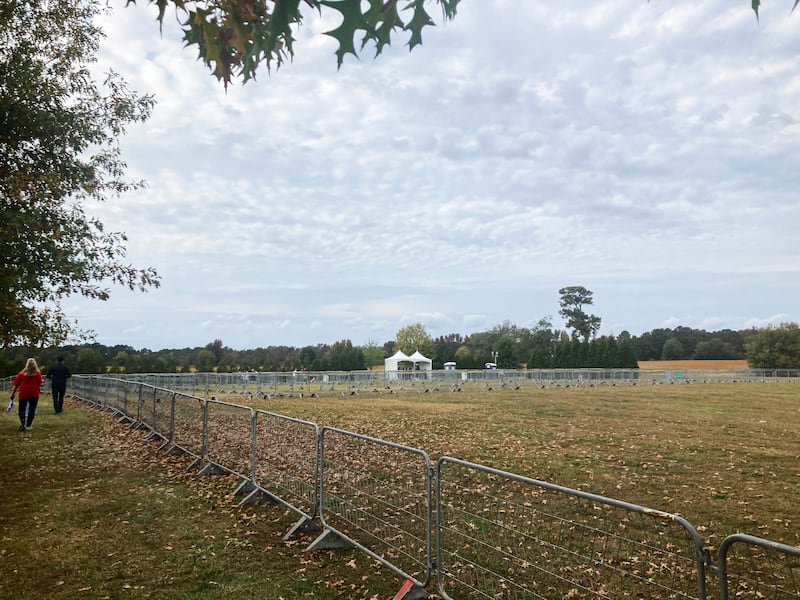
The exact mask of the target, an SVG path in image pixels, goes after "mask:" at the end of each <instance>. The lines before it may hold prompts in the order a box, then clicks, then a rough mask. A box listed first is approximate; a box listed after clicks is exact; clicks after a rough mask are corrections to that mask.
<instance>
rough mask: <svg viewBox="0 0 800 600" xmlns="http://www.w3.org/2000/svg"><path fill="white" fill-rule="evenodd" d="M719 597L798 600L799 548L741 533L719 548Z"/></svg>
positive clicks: (799, 578) (799, 576)
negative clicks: (791, 599)
mask: <svg viewBox="0 0 800 600" xmlns="http://www.w3.org/2000/svg"><path fill="white" fill-rule="evenodd" d="M719 579H720V598H721V600H729V599H732V598H743V599H749V598H752V599H753V600H762V599H765V598H771V599H773V600H789V599H790V598H793V599H795V600H796V599H797V598H800V548H795V547H793V546H787V545H785V544H779V543H777V542H771V541H769V540H765V539H763V538H759V537H754V536H751V535H745V534H734V535H730V536H728V537H727V538H725V539H724V540H723V541H722V543H721V544H720V547H719Z"/></svg>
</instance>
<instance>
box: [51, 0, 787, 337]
mask: <svg viewBox="0 0 800 600" xmlns="http://www.w3.org/2000/svg"><path fill="white" fill-rule="evenodd" d="M114 4H115V8H116V10H115V14H114V15H113V16H111V17H109V18H104V19H103V21H102V25H103V28H104V30H105V32H106V34H107V40H106V43H105V44H104V46H103V49H102V52H101V56H100V63H99V67H101V68H102V69H107V68H113V69H114V70H116V71H117V72H119V73H120V74H122V75H123V77H124V78H125V79H126V80H127V81H128V82H129V84H130V86H131V87H132V88H134V89H136V90H139V91H141V92H150V93H153V94H155V96H156V100H157V106H156V108H155V110H154V113H153V116H152V118H151V119H150V120H149V121H148V122H147V123H145V124H142V125H135V126H132V127H131V128H130V130H129V133H128V135H127V136H126V138H125V140H124V143H123V152H124V156H125V159H126V160H127V162H128V166H129V174H130V175H131V177H133V178H142V179H146V180H147V182H148V188H147V189H145V190H141V191H138V192H135V193H131V194H128V195H126V196H125V197H123V198H121V199H117V200H112V201H109V202H108V203H106V204H104V205H100V206H93V207H92V210H93V212H94V213H95V214H97V215H98V216H100V218H101V219H102V220H103V221H104V222H105V223H106V225H107V228H108V229H109V230H122V231H125V232H127V234H128V235H129V243H128V258H129V259H130V260H131V262H133V263H134V264H136V265H139V266H146V265H148V266H154V267H156V268H157V270H158V271H159V273H160V275H161V276H162V280H163V285H162V287H161V288H159V289H155V290H152V291H150V292H149V293H147V294H138V293H132V292H128V291H126V290H124V289H117V290H114V292H113V294H112V299H111V300H110V301H108V302H105V303H89V302H83V301H80V300H77V299H74V300H70V301H69V302H68V303H67V304H66V305H65V308H66V310H67V313H68V314H71V315H73V316H75V317H77V318H78V319H79V321H80V325H81V326H83V327H86V328H91V329H93V330H95V331H96V333H97V341H99V342H101V343H104V344H109V345H112V344H129V345H131V346H133V347H135V348H150V349H160V348H172V347H184V346H197V345H204V344H206V343H208V342H210V341H212V340H214V339H217V338H218V339H221V340H222V341H223V342H224V344H225V345H227V346H230V347H232V348H236V349H245V348H254V347H258V346H269V345H278V344H286V345H292V346H303V345H307V344H316V343H320V342H321V343H332V342H335V341H337V340H341V339H351V340H352V341H353V343H354V344H364V343H367V342H368V341H370V340H373V341H375V342H378V343H380V344H382V343H383V342H385V341H387V340H391V339H394V336H395V333H396V332H397V330H398V329H399V328H400V327H402V326H404V325H407V324H410V323H416V322H421V323H423V324H424V325H425V327H426V329H427V330H428V332H429V333H430V334H431V335H432V336H434V337H435V336H438V335H444V334H447V333H461V334H469V333H472V332H475V331H483V330H486V329H489V328H491V327H493V326H494V325H497V324H499V323H502V322H503V321H506V320H508V321H511V322H512V323H514V324H516V325H519V326H530V325H533V324H535V323H536V322H537V321H538V320H539V319H541V318H543V317H548V316H549V317H551V318H552V320H553V323H554V325H556V326H562V325H563V321H562V319H561V318H560V317H559V315H558V308H559V307H558V290H559V288H561V287H564V286H567V285H583V286H585V287H587V288H588V289H590V290H592V291H593V292H594V298H595V303H594V306H593V307H591V309H590V312H592V313H593V314H596V315H598V316H600V317H601V318H602V326H601V333H611V334H618V333H620V332H621V331H623V330H628V331H630V332H631V333H633V334H637V335H638V334H640V333H642V332H644V331H649V330H651V329H653V328H656V327H674V326H678V325H685V326H689V327H697V328H703V329H707V330H718V329H723V328H733V329H741V328H747V327H751V326H764V325H766V324H769V323H774V324H777V323H780V322H783V321H789V320H793V321H798V320H800V300H798V298H800V237H798V235H797V230H798V227H800V202H798V199H797V193H798V190H800V168H798V159H800V124H799V123H798V118H800V107H799V106H798V103H797V99H798V98H799V97H800V60H798V59H797V56H798V49H800V41H798V40H800V37H798V34H799V33H800V14H794V15H790V14H789V10H790V8H791V4H792V2H791V1H790V0H785V1H782V2H779V1H774V2H770V3H768V5H766V6H764V7H763V8H762V11H761V21H760V23H757V22H756V19H755V17H754V14H753V12H752V10H751V9H750V2H749V0H736V1H732V0H706V1H705V2H702V3H699V2H693V1H691V0H670V1H669V2H667V1H665V0H655V1H651V2H646V1H645V0H598V1H595V2H592V3H587V2H585V0H559V2H557V3H553V2H544V1H541V0H539V1H537V0H492V1H491V2H486V1H482V0H462V3H461V6H460V8H459V14H458V16H457V17H456V19H455V20H454V21H451V22H447V23H441V21H440V20H439V21H438V23H437V27H435V28H429V29H427V30H426V35H425V38H424V45H423V46H422V47H418V48H416V49H415V50H414V51H413V52H412V53H409V52H408V48H407V47H406V46H405V43H406V39H404V38H401V39H397V40H396V41H395V42H394V45H393V47H391V48H389V49H387V50H386V51H385V52H384V54H383V55H381V56H380V57H379V58H377V59H376V60H373V58H372V51H371V50H370V49H368V50H367V51H366V52H365V53H364V55H363V56H362V58H361V59H360V60H354V59H350V58H348V59H347V60H346V62H345V65H344V66H343V67H342V69H341V70H339V71H337V68H336V57H335V55H334V51H335V49H336V48H335V44H334V41H333V40H332V39H330V38H329V37H328V36H325V35H323V34H322V32H324V31H326V30H329V29H332V28H334V27H335V26H336V25H337V22H336V20H335V13H334V14H331V15H328V14H323V15H322V16H320V15H318V14H317V13H315V12H313V11H309V12H308V13H307V18H306V20H305V22H304V25H303V26H302V28H301V29H300V30H299V31H298V32H297V36H296V37H297V40H298V41H297V43H296V44H295V51H296V55H295V59H294V62H293V63H291V64H288V65H286V66H285V67H283V68H281V69H280V70H279V71H277V72H273V73H272V75H268V74H267V72H266V71H264V72H263V73H261V74H260V75H259V78H258V80H257V81H255V82H250V83H248V84H246V85H244V86H242V85H241V84H238V83H237V84H236V85H235V86H234V87H232V88H230V89H229V90H228V91H227V93H226V92H225V90H224V89H223V87H222V85H221V84H219V83H218V82H217V81H216V79H215V78H213V77H212V76H211V75H210V74H209V73H208V71H207V70H206V68H205V66H204V65H203V64H202V63H201V62H198V61H197V60H196V50H195V49H194V48H184V47H183V45H182V43H181V42H180V32H179V31H178V30H177V28H176V27H175V19H174V15H173V14H172V13H168V17H167V19H166V20H165V27H164V32H163V36H160V35H159V31H158V26H157V24H156V23H155V20H154V19H155V8H153V7H152V6H149V5H148V4H147V3H146V2H145V0H140V1H139V3H138V5H136V6H131V7H129V8H124V2H123V1H122V0H119V1H118V2H115V3H114ZM432 8H433V10H432V15H434V16H435V17H436V18H438V17H439V16H440V12H439V10H438V8H435V7H432Z"/></svg>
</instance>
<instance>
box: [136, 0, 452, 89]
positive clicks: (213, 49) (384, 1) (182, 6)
mask: <svg viewBox="0 0 800 600" xmlns="http://www.w3.org/2000/svg"><path fill="white" fill-rule="evenodd" d="M459 1H460V0H436V3H437V4H439V6H440V7H441V9H442V14H443V18H444V20H449V19H452V18H453V17H455V15H456V7H457V6H458V3H459ZM149 2H150V3H151V4H156V5H157V6H158V21H159V23H163V21H164V15H165V13H166V9H167V6H168V5H170V4H171V5H173V6H174V8H175V11H176V13H179V14H180V16H179V17H178V21H179V22H180V23H181V27H182V30H183V40H184V42H186V45H188V46H197V51H198V55H199V58H201V59H202V60H203V62H205V63H206V65H207V66H208V67H209V69H211V72H212V73H213V74H214V75H215V76H216V78H217V79H219V80H222V81H223V83H224V85H225V87H226V88H227V86H228V84H229V83H230V82H231V80H232V79H233V77H239V76H241V77H242V80H243V82H244V83H246V82H247V81H248V80H250V79H252V78H254V77H255V75H256V70H257V69H258V67H259V66H260V65H261V64H265V66H266V68H267V70H268V71H269V70H270V69H271V67H272V65H275V68H279V67H280V66H281V65H283V63H284V62H285V61H286V59H287V58H290V59H291V58H292V57H293V56H294V35H293V30H294V29H296V28H297V27H299V26H300V25H301V24H302V22H303V15H302V13H301V11H300V5H301V2H300V0H273V2H271V3H270V2H266V1H265V0H149ZM303 2H304V3H305V4H306V5H308V7H310V8H313V9H316V10H317V11H319V12H320V13H322V11H323V10H325V11H326V12H327V13H332V12H337V13H339V14H338V15H337V16H336V17H335V18H336V19H337V20H339V21H340V23H339V26H338V27H336V28H335V29H332V30H330V31H326V32H325V34H326V35H329V36H331V37H332V38H333V39H335V40H336V42H337V43H338V45H339V47H338V49H337V50H336V58H337V61H338V65H339V67H341V66H342V63H343V62H344V57H345V55H347V54H352V55H353V56H356V57H358V52H359V51H361V50H363V49H364V47H365V46H367V44H372V45H374V47H375V55H376V56H377V55H379V54H380V53H381V52H382V51H383V48H384V47H385V46H388V45H390V44H391V42H392V37H393V36H396V35H397V33H398V32H404V33H407V34H408V35H409V38H408V47H409V49H410V50H413V49H414V48H415V47H416V46H418V45H420V44H422V30H423V29H424V28H425V27H428V26H431V25H434V22H433V19H431V17H430V15H429V14H428V11H427V10H426V7H427V8H430V6H431V5H432V4H433V3H434V2H433V0H407V1H406V3H405V7H404V9H403V10H404V11H409V17H408V18H407V19H405V20H404V19H402V18H401V15H400V11H398V6H397V5H398V1H397V0H366V1H363V0H303ZM135 3H136V0H128V4H135ZM357 36H360V42H361V44H360V49H359V50H356V47H355V43H354V42H355V38H356V37H357Z"/></svg>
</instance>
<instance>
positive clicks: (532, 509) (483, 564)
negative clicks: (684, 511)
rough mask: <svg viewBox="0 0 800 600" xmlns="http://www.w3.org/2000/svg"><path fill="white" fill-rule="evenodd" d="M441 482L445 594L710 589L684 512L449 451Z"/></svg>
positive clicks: (682, 594) (605, 594)
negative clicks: (624, 499)
mask: <svg viewBox="0 0 800 600" xmlns="http://www.w3.org/2000/svg"><path fill="white" fill-rule="evenodd" d="M436 480H437V486H436V502H437V507H438V511H437V540H438V543H437V547H438V553H439V555H438V560H437V564H438V575H439V591H440V592H441V594H442V596H443V597H444V598H455V599H458V598H492V599H503V600H505V599H509V598H513V599H523V598H524V599H528V598H547V599H550V598H571V599H584V598H609V597H614V598H627V597H630V598H648V599H660V598H699V599H701V600H703V599H704V598H705V597H706V586H705V565H706V563H707V561H708V558H707V557H708V553H707V551H706V550H705V549H704V548H703V544H702V541H701V539H700V536H699V534H698V533H697V532H696V531H695V529H694V528H693V527H692V526H691V525H690V524H689V523H688V522H686V521H685V520H683V519H681V518H680V517H677V516H675V515H670V514H667V513H663V512H660V511H654V510H650V509H646V508H644V507H640V506H636V505H631V504H627V503H623V502H619V501H616V500H612V499H609V498H604V497H602V496H596V495H593V494H587V493H585V492H580V491H577V490H570V489H568V488H563V487H560V486H556V485H553V484H548V483H545V482H541V481H537V480H533V479H529V478H526V477H522V476H518V475H514V474H512V473H507V472H503V471H497V470H495V469H490V468H488V467H484V466H481V465H476V464H473V463H468V462H465V461H461V460H457V459H454V458H449V457H443V458H440V459H439V461H438V463H437V478H436Z"/></svg>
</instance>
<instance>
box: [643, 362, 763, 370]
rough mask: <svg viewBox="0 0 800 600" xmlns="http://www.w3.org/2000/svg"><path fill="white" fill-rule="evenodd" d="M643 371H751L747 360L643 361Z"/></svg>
mask: <svg viewBox="0 0 800 600" xmlns="http://www.w3.org/2000/svg"><path fill="white" fill-rule="evenodd" d="M638 364H639V368H640V369H642V370H643V371H644V370H646V371H669V370H676V369H685V370H710V371H729V370H734V371H738V370H742V369H749V368H750V367H749V365H748V364H747V361H746V360H643V361H640V362H639V363H638Z"/></svg>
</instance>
